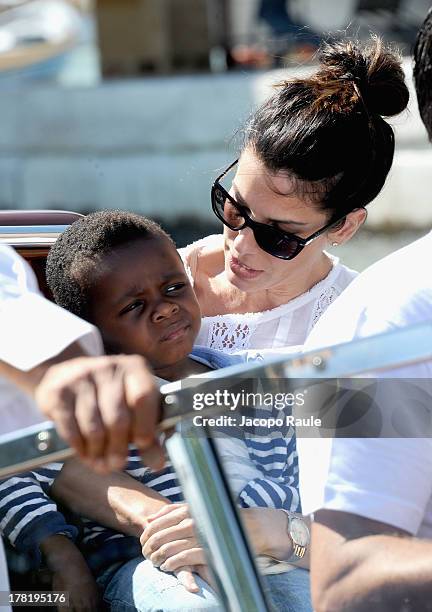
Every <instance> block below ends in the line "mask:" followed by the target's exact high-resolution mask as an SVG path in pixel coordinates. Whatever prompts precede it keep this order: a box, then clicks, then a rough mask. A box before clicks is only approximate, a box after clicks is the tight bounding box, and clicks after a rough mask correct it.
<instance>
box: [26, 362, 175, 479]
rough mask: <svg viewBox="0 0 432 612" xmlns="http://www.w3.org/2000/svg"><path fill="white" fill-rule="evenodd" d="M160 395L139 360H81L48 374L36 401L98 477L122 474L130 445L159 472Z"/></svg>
mask: <svg viewBox="0 0 432 612" xmlns="http://www.w3.org/2000/svg"><path fill="white" fill-rule="evenodd" d="M159 398H160V395H159V390H158V389H157V387H156V384H155V382H154V379H153V377H152V375H151V373H150V370H149V368H148V367H147V365H146V362H145V360H144V359H143V358H142V357H140V356H138V355H112V356H103V357H77V358H75V359H70V360H68V361H65V362H63V363H60V364H57V365H54V366H52V367H51V368H49V369H48V371H47V372H46V374H45V375H44V376H43V378H42V380H41V382H40V383H39V385H38V387H37V389H36V392H35V399H36V402H37V403H38V404H39V407H40V408H41V410H42V411H43V413H44V414H45V415H46V416H47V417H48V418H49V419H51V420H52V421H54V423H55V425H56V427H57V429H58V432H59V434H60V435H61V436H62V437H63V438H64V439H65V440H66V442H67V443H68V444H69V445H70V446H71V447H73V448H74V449H75V450H76V451H77V453H78V454H79V456H80V458H81V459H83V460H85V461H87V463H89V465H90V466H91V467H93V468H94V469H96V470H98V471H102V472H103V471H109V470H115V469H121V468H122V467H123V466H124V463H125V461H126V457H127V451H128V443H129V442H132V443H134V444H135V445H136V446H137V447H138V448H139V449H140V450H141V452H142V456H143V458H144V460H145V463H146V465H149V466H150V467H154V468H158V467H160V466H161V465H162V463H163V454H162V450H161V448H160V446H159V444H158V442H157V440H156V437H155V429H156V426H157V421H158V418H159V401H160V400H159Z"/></svg>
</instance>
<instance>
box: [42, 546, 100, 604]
mask: <svg viewBox="0 0 432 612" xmlns="http://www.w3.org/2000/svg"><path fill="white" fill-rule="evenodd" d="M40 549H41V552H42V555H43V557H44V561H45V564H46V566H47V567H48V568H49V569H50V570H51V572H52V583H51V588H52V590H53V591H61V592H66V593H68V596H69V602H68V607H69V608H70V609H72V610H74V611H76V612H79V611H80V610H99V609H100V597H99V590H98V586H97V584H96V581H95V579H94V578H93V575H92V573H91V571H90V569H89V567H88V565H87V562H86V560H85V559H84V557H83V556H82V554H81V552H80V551H79V550H78V548H77V546H76V545H75V544H74V542H72V541H71V540H69V538H67V537H65V536H63V535H57V534H55V535H51V536H48V537H47V538H45V539H44V540H43V542H41V544H40Z"/></svg>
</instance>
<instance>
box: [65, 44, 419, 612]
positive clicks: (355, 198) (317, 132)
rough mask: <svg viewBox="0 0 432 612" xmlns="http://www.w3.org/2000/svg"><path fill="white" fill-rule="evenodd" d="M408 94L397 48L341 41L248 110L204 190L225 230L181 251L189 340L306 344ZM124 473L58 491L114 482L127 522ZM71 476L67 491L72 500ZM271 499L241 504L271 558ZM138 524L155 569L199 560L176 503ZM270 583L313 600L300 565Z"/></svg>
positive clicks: (330, 295) (384, 170)
mask: <svg viewBox="0 0 432 612" xmlns="http://www.w3.org/2000/svg"><path fill="white" fill-rule="evenodd" d="M407 102H408V90H407V88H406V86H405V84H404V77H403V72H402V69H401V66H400V64H399V62H398V60H397V58H396V57H395V56H394V55H392V54H391V53H389V52H388V51H386V50H385V49H383V48H382V46H381V43H380V42H379V41H378V40H373V41H372V42H371V44H370V46H369V47H368V48H365V49H364V48H362V47H360V46H358V45H354V44H352V43H344V44H342V43H337V44H333V45H329V46H327V47H325V48H324V49H323V52H322V57H321V66H320V69H319V71H318V72H317V73H316V74H315V75H314V76H312V77H310V78H308V79H296V80H293V81H290V82H286V83H282V84H281V85H280V86H279V87H278V89H277V91H276V93H275V94H274V96H272V98H270V99H269V100H268V101H267V102H266V103H265V104H264V105H263V106H262V107H261V108H260V109H258V111H257V112H256V113H255V114H254V115H253V116H252V118H251V120H250V121H249V123H248V126H247V128H246V131H245V142H244V147H243V150H242V152H241V155H240V158H239V161H238V162H235V163H234V164H232V165H231V166H230V167H229V168H228V170H227V171H226V172H224V173H223V174H222V175H221V176H220V177H219V178H218V179H217V180H216V181H215V183H214V185H213V188H212V206H213V210H214V212H215V214H216V215H217V216H218V218H219V219H220V220H221V221H222V222H223V223H224V225H225V228H224V234H223V236H216V237H208V238H205V239H204V240H202V241H200V242H198V243H196V244H195V245H191V246H190V247H188V248H186V249H185V250H184V251H183V257H184V259H185V261H186V263H187V265H188V266H189V269H190V272H191V275H192V277H193V280H194V285H195V290H196V292H197V295H198V299H199V301H200V305H201V308H202V310H203V314H204V321H203V325H202V328H201V332H200V336H199V339H198V341H199V343H201V344H205V345H207V346H210V347H213V348H219V349H222V350H225V351H229V352H232V351H235V350H238V349H245V348H259V349H261V348H278V347H287V346H290V345H296V344H302V343H303V342H304V340H305V339H306V336H307V334H308V332H309V330H310V329H311V327H312V326H313V324H314V322H315V321H316V320H317V319H318V318H319V316H320V315H321V313H322V312H323V311H324V309H325V308H326V306H327V305H328V304H329V303H330V302H331V301H333V300H334V299H335V298H336V297H337V296H338V295H339V294H340V293H341V292H342V291H343V289H344V288H345V287H346V286H347V285H348V284H349V282H350V281H351V280H352V278H353V277H354V275H355V273H354V272H352V271H351V270H349V269H348V268H346V267H345V266H342V265H341V264H339V263H338V261H337V260H336V259H334V258H331V257H330V256H329V255H327V254H326V253H325V248H326V246H327V245H328V244H329V243H330V244H333V245H334V244H341V243H343V242H346V241H347V240H349V239H350V238H351V237H352V236H353V235H354V234H355V232H356V231H357V229H358V228H359V227H360V225H361V224H362V223H363V222H364V220H365V218H366V211H365V209H364V207H365V206H366V205H367V204H368V203H369V202H371V201H372V200H373V199H374V198H375V197H376V195H377V194H378V193H379V191H380V190H381V188H382V186H383V185H384V182H385V179H386V176H387V174H388V171H389V169H390V167H391V163H392V160H393V153H394V135H393V130H392V128H391V127H390V126H389V125H388V124H387V123H386V122H385V121H384V120H383V119H382V115H393V114H397V113H398V112H400V111H402V110H403V109H404V108H405V107H406V104H407ZM231 171H233V172H234V176H233V180H232V182H231V181H230V176H229V175H230V172H231ZM246 459H247V458H246ZM123 477H124V475H113V476H112V477H109V482H107V480H106V479H105V481H101V486H100V490H99V485H98V483H97V482H95V478H92V479H90V477H88V478H86V479H84V478H82V476H81V474H80V471H79V470H78V471H77V470H75V474H74V473H72V474H71V475H70V478H71V480H69V482H67V481H66V482H65V481H64V482H63V492H64V496H63V501H65V502H66V503H68V504H70V505H73V507H74V509H75V510H76V511H78V512H80V513H82V514H87V516H91V513H90V511H91V509H89V508H88V506H87V507H84V506H83V505H82V504H83V500H84V501H85V499H87V498H88V499H89V500H91V499H95V500H96V499H97V501H98V509H97V513H101V512H102V511H103V501H104V498H106V491H107V487H110V486H111V490H112V489H113V487H115V486H116V484H117V486H118V487H122V500H123V501H122V504H121V505H122V508H121V509H118V516H120V518H121V520H123V521H124V523H125V524H127V520H128V519H127V511H126V512H125V510H124V508H125V507H126V508H127V507H128V506H130V505H131V504H130V503H129V502H128V501H126V500H127V499H128V489H127V485H126V482H124V479H123ZM116 479H117V480H116ZM63 480H64V479H63ZM73 481H75V484H74V482H73ZM86 483H87V485H88V486H90V485H91V486H90V490H89V495H88V496H87V495H86V494H85V492H84V488H83V487H84V486H85V485H86ZM110 483H111V484H110ZM74 486H75V487H76V489H78V495H72V497H71V494H73V488H74ZM98 491H99V492H98ZM57 494H59V485H58V486H57ZM258 505H259V504H258ZM270 505H271V504H270V503H269V506H270ZM280 507H281V506H280V505H277V504H276V503H275V504H274V507H273V508H271V507H269V508H265V509H264V508H256V507H255V508H254V507H253V504H251V503H249V505H248V512H250V517H251V520H250V523H251V526H252V529H251V532H252V534H253V536H254V539H255V540H257V539H259V538H261V539H262V540H263V541H265V542H270V543H272V547H271V551H270V554H269V556H270V555H271V556H274V557H277V558H281V559H282V558H287V557H286V555H285V554H278V553H277V551H276V550H275V549H276V548H277V544H278V542H281V541H283V539H284V538H285V539H286V536H287V518H286V516H285V514H284V513H283V512H282V511H281V510H278V508H280ZM109 512H110V508H108V513H109ZM99 516H100V514H99ZM145 520H146V522H147V521H148V522H149V523H150V524H149V525H148V527H147V528H146V530H145V532H144V534H143V536H142V539H141V543H142V545H143V549H144V553H145V555H146V558H148V559H151V560H152V561H153V559H154V562H155V564H158V565H161V564H162V569H164V571H165V568H166V569H167V571H173V570H178V571H180V570H181V568H182V567H183V568H189V569H190V568H191V567H193V566H196V565H203V564H204V563H205V558H204V555H203V552H202V550H201V549H200V547H199V544H198V542H197V540H196V538H195V534H194V528H193V523H192V521H190V520H189V519H188V507H187V505H186V504H181V505H180V506H169V507H166V509H164V510H163V511H161V513H159V514H156V515H154V516H152V517H151V516H146V517H145ZM157 542H159V544H157ZM162 542H163V543H162ZM273 543H274V547H273ZM179 550H181V558H180V560H179V559H178V558H177V555H176V553H177V552H178V551H179ZM278 579H279V580H280V585H279V586H280V588H276V587H275V582H274V581H272V592H271V593H270V594H269V595H270V597H271V598H272V600H273V602H274V603H275V605H276V608H277V609H278V610H292V609H293V608H291V607H290V606H291V604H292V603H293V602H292V599H293V598H294V597H295V595H294V593H297V595H298V597H297V600H298V603H296V605H295V607H294V609H295V611H296V612H298V611H299V610H302V611H303V610H310V609H311V608H310V597H309V586H308V576H307V573H306V572H304V571H302V570H300V569H297V570H296V571H292V572H288V573H285V574H281V575H280V577H279V578H278ZM288 583H289V584H290V589H291V591H290V600H291V603H290V601H288V597H287V596H286V592H287V589H286V585H287V584H288ZM178 609H182V608H181V602H180V601H179V606H178Z"/></svg>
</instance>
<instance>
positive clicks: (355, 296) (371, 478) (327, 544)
mask: <svg viewBox="0 0 432 612" xmlns="http://www.w3.org/2000/svg"><path fill="white" fill-rule="evenodd" d="M414 75H415V82H416V89H417V96H418V101H419V106H420V112H421V116H422V118H423V121H424V123H425V125H426V128H427V130H428V133H429V137H430V138H431V137H432V88H431V86H430V83H431V76H432V9H431V10H430V11H429V13H428V15H427V17H426V20H425V22H424V24H423V26H422V28H421V30H420V32H419V35H418V39H417V43H416V47H415V70H414ZM431 256H432V233H429V234H427V235H426V236H425V237H424V238H421V239H420V240H418V241H416V242H414V243H413V244H411V245H409V246H407V247H405V248H403V249H401V250H399V251H397V252H396V253H394V254H392V255H390V256H388V257H387V258H385V259H384V260H382V261H380V262H378V263H377V264H375V265H374V266H372V267H371V268H369V269H368V270H367V271H365V272H364V273H363V274H361V275H360V276H359V277H358V278H357V279H356V280H355V281H354V282H353V283H352V284H351V285H350V287H349V288H348V289H347V290H346V291H345V292H344V294H343V295H342V296H341V297H340V298H339V299H338V300H337V301H336V302H335V303H334V304H333V305H332V306H331V308H329V309H328V311H327V312H326V313H325V314H324V316H323V317H322V319H321V320H320V321H319V322H318V324H317V326H316V327H315V329H314V330H313V331H312V333H311V335H310V337H309V338H308V340H307V342H306V345H305V347H304V348H305V350H309V349H315V348H319V347H324V346H329V345H332V344H339V343H343V342H349V341H351V340H354V339H357V338H363V337H366V336H371V335H374V334H379V333H381V332H385V331H388V330H392V329H398V328H403V327H406V326H410V325H414V324H416V323H424V322H427V321H429V322H430V321H431V320H432V279H431V276H430V274H429V273H428V262H429V261H430V259H431ZM381 376H384V375H383V374H380V377H381ZM386 376H387V377H392V378H410V379H422V382H421V384H422V385H425V386H426V387H427V386H428V385H429V386H430V381H431V380H432V361H424V362H421V363H418V364H415V365H411V366H409V367H403V368H402V367H401V368H397V369H396V368H395V369H393V370H391V371H388V372H387V373H386ZM391 384H392V385H393V386H394V385H395V384H398V385H399V384H402V385H403V384H404V383H401V381H399V382H397V381H392V383H391ZM426 387H425V388H426ZM401 388H402V389H403V386H402V387H401ZM387 407H390V406H386V408H387ZM405 408H406V406H405ZM414 408H415V406H414V405H412V404H411V410H410V414H411V415H412V414H413V410H414ZM423 408H424V414H425V415H426V421H428V420H430V410H431V406H430V402H426V405H423ZM414 418H415V417H414ZM420 426H421V425H420ZM425 436H427V433H426V434H425ZM320 450H321V452H322V453H323V454H322V456H321V457H320V460H319V461H318V463H319V464H320V465H319V469H318V468H317V457H318V451H320ZM298 451H299V461H300V480H301V498H302V506H303V511H304V513H312V512H313V513H314V525H313V530H312V543H311V556H312V558H311V581H312V597H313V603H314V606H315V607H314V609H315V610H317V612H321V611H330V610H331V611H332V612H339V611H342V610H343V611H349V612H357V611H362V610H367V611H368V612H373V611H375V610H379V611H387V610H388V611H389V612H390V611H391V612H393V611H395V610H407V611H408V610H409V611H411V610H412V611H414V610H415V611H416V612H421V611H422V610H431V609H432V563H431V559H432V539H431V538H432V440H431V439H430V437H417V438H413V437H407V438H404V437H402V436H401V437H399V438H384V437H383V438H369V439H368V438H361V439H360V438H355V439H349V438H345V439H344V438H335V439H334V440H326V441H322V440H321V441H319V442H318V441H316V440H315V441H312V443H311V441H308V442H307V443H306V444H304V442H301V441H299V444H298ZM314 466H315V468H314Z"/></svg>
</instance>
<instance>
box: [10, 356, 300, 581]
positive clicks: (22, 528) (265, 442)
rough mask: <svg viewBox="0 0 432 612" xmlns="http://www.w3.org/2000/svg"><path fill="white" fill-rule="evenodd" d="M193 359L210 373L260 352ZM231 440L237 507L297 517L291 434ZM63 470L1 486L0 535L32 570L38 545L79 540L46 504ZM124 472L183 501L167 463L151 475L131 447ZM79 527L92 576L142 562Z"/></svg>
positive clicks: (127, 545)
mask: <svg viewBox="0 0 432 612" xmlns="http://www.w3.org/2000/svg"><path fill="white" fill-rule="evenodd" d="M192 357H193V358H194V359H196V360H197V361H199V362H201V363H204V364H205V365H207V366H209V367H211V368H212V369H219V368H222V367H226V366H229V365H234V364H240V363H244V362H245V361H248V362H251V361H254V360H262V356H260V354H259V353H253V354H252V353H250V354H248V353H244V354H239V355H227V354H224V353H220V352H218V351H214V350H212V349H207V348H203V347H195V349H194V351H193V353H192ZM206 376H208V374H206ZM273 414H274V408H273V407H272V406H270V407H265V408H263V407H260V408H258V409H256V410H255V416H258V417H262V418H267V417H268V416H270V415H273ZM230 433H231V432H230ZM261 434H262V435H261ZM234 438H235V439H232V437H231V436H227V437H226V438H225V439H224V434H222V439H220V440H218V442H217V445H218V450H219V452H220V454H221V458H222V462H223V463H224V464H225V465H226V471H227V475H228V479H229V480H230V479H231V478H230V475H231V474H233V489H234V491H233V492H234V493H235V495H236V497H237V501H238V504H239V505H240V506H241V507H243V508H250V507H273V508H284V509H287V510H291V511H295V512H300V511H301V505H300V498H299V493H298V489H299V479H298V459H297V451H296V442H295V436H294V431H293V429H292V428H291V427H286V428H278V429H277V430H274V431H269V430H267V429H265V431H263V432H256V430H255V429H253V430H250V431H249V430H246V431H244V430H240V431H239V432H238V436H234ZM61 468H62V464H61V463H51V464H49V465H47V466H45V467H43V468H39V469H38V470H35V471H31V472H28V473H25V474H20V475H19V476H14V477H12V478H9V479H7V480H4V481H2V482H0V530H1V532H2V534H3V535H4V536H5V537H6V538H7V539H8V540H9V542H10V543H11V544H12V545H13V546H14V547H15V548H16V549H17V550H19V551H25V552H27V553H29V555H30V558H31V560H32V562H33V564H34V566H38V565H39V563H40V560H41V556H40V551H39V544H40V543H41V542H42V541H43V540H44V539H45V538H47V537H48V536H50V535H53V534H64V535H66V536H68V537H70V538H71V539H76V537H77V535H78V530H77V528H76V527H75V526H74V525H72V524H69V523H68V522H67V521H66V519H65V517H64V515H63V514H62V513H61V512H60V511H59V510H58V509H57V506H56V504H55V503H54V502H53V500H51V499H50V497H49V489H50V487H51V485H52V483H53V482H54V480H55V478H56V476H57V475H58V474H59V472H60V470H61ZM125 471H126V472H127V473H128V474H130V476H132V478H134V479H135V480H138V481H139V482H140V483H141V484H142V485H144V486H145V487H149V488H150V489H153V490H154V491H157V492H158V493H160V494H161V495H162V496H164V497H166V498H167V499H169V500H170V501H171V502H180V501H183V495H182V492H181V489H180V487H179V484H178V482H177V479H176V475H175V472H174V470H173V468H172V466H171V465H170V464H169V463H168V462H167V463H166V465H165V467H164V469H163V470H161V471H159V472H155V471H153V470H151V469H150V468H148V467H145V466H144V465H143V464H142V462H141V459H140V456H139V452H138V450H137V449H136V448H135V447H133V446H130V448H129V457H128V463H127V466H126V468H125ZM81 522H82V525H83V531H82V535H81V536H80V541H81V547H82V549H83V552H84V554H85V555H86V558H87V561H88V562H89V565H90V566H91V567H92V568H93V569H94V571H100V570H102V569H103V568H104V567H108V566H109V565H111V564H112V563H114V562H117V561H123V560H127V559H131V558H134V557H136V556H138V555H141V547H140V543H139V540H138V538H135V537H132V536H126V535H124V534H122V533H119V532H116V531H114V530H112V529H109V528H107V527H104V526H102V525H100V524H98V523H95V522H94V521H91V520H89V519H87V518H82V519H81Z"/></svg>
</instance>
